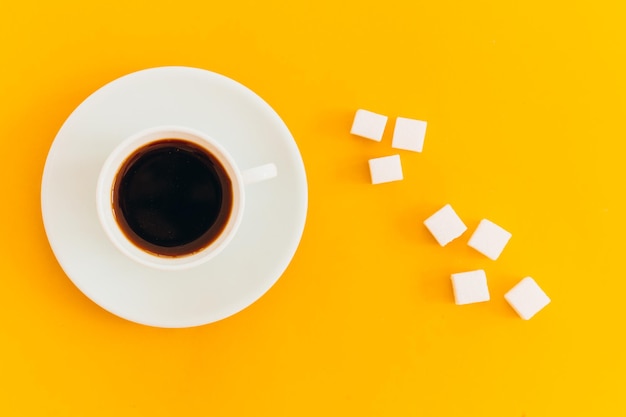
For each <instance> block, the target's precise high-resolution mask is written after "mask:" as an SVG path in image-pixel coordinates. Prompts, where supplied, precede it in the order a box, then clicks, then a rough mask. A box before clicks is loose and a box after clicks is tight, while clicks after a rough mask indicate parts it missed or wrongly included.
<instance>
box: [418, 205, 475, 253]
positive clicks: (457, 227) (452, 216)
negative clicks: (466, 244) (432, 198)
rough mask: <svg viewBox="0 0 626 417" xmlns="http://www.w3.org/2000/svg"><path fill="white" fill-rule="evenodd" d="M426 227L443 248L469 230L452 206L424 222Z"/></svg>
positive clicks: (444, 208)
mask: <svg viewBox="0 0 626 417" xmlns="http://www.w3.org/2000/svg"><path fill="white" fill-rule="evenodd" d="M424 225H425V226H426V228H427V229H428V230H429V231H430V233H431V234H432V235H433V237H434V238H435V239H436V240H437V242H439V244H440V245H441V246H446V245H447V244H448V243H450V242H452V241H453V240H454V239H456V238H457V237H459V236H461V235H462V234H463V233H464V232H465V231H466V230H467V226H465V224H464V223H463V220H461V218H460V217H459V216H458V215H457V214H456V212H455V211H454V209H453V208H452V206H451V205H450V204H446V205H445V206H443V207H442V208H441V209H439V210H438V211H437V212H436V213H435V214H433V215H432V216H430V217H429V218H427V219H426V220H424Z"/></svg>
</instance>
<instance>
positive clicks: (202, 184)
mask: <svg viewBox="0 0 626 417" xmlns="http://www.w3.org/2000/svg"><path fill="white" fill-rule="evenodd" d="M232 204H233V192H232V184H231V181H230V178H229V176H228V174H227V173H226V170H225V169H224V167H223V166H222V164H221V163H220V162H219V161H218V160H217V159H215V157H213V156H212V155H211V154H210V153H208V152H207V151H206V150H204V149H202V148H200V147H199V146H197V145H195V144H193V143H190V142H187V141H185V140H181V139H164V140H160V141H158V142H153V143H150V144H148V145H146V146H144V147H143V148H141V149H139V150H137V151H135V153H133V154H132V155H131V156H129V157H128V158H127V159H126V161H125V162H124V163H123V164H122V167H121V168H120V170H119V172H118V173H117V177H116V179H115V184H114V186H113V210H114V212H115V217H116V219H117V222H118V224H119V225H120V228H121V229H122V231H123V232H124V234H125V235H126V237H127V238H128V239H129V240H130V241H131V242H133V243H134V244H135V245H136V246H138V247H139V248H141V249H143V250H145V251H148V252H152V253H154V254H157V255H163V256H172V257H175V256H183V255H188V254H192V253H194V252H197V251H199V250H200V249H203V248H205V247H207V246H208V245H209V244H210V243H211V242H213V241H214V240H215V239H216V238H217V237H218V236H219V235H220V233H221V232H222V231H223V229H224V227H225V226H226V223H227V222H228V218H229V217H230V212H231V208H232Z"/></svg>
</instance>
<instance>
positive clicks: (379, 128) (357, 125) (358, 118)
mask: <svg viewBox="0 0 626 417" xmlns="http://www.w3.org/2000/svg"><path fill="white" fill-rule="evenodd" d="M386 124H387V116H384V115H382V114H377V113H374V112H371V111H368V110H361V109H359V110H357V111H356V114H355V115H354V121H353V122H352V129H350V133H352V134H353V135H357V136H361V137H363V138H367V139H371V140H375V141H377V142H380V141H381V139H382V138H383V132H384V131H385V125H386Z"/></svg>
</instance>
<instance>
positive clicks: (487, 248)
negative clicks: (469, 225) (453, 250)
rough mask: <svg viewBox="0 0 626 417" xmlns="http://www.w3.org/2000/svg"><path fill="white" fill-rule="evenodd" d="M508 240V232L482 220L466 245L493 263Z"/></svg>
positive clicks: (509, 237)
mask: <svg viewBox="0 0 626 417" xmlns="http://www.w3.org/2000/svg"><path fill="white" fill-rule="evenodd" d="M509 239H511V234H510V233H509V232H507V231H506V230H504V229H503V228H501V227H500V226H498V225H497V224H495V223H493V222H491V221H489V220H487V219H483V220H481V221H480V223H479V224H478V227H477V228H476V231H474V234H472V237H471V238H470V240H469V242H467V244H468V245H469V246H470V247H472V248H474V249H476V250H477V251H478V252H480V253H482V254H483V255H485V256H486V257H488V258H490V259H493V260H494V261H495V260H496V259H498V257H499V256H500V254H501V253H502V251H503V250H504V247H505V246H506V244H507V243H508V242H509Z"/></svg>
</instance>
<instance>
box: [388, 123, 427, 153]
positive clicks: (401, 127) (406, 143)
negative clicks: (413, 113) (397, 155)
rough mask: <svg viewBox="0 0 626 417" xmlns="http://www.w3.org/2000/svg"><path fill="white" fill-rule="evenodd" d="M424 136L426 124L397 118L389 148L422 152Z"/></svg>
mask: <svg viewBox="0 0 626 417" xmlns="http://www.w3.org/2000/svg"><path fill="white" fill-rule="evenodd" d="M425 135H426V122H424V121H422V120H414V119H407V118H404V117H398V118H397V119H396V126H395V127H394V129H393V140H392V142H391V146H392V147H393V148H396V149H405V150H407V151H414V152H422V148H423V147H424V136H425Z"/></svg>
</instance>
